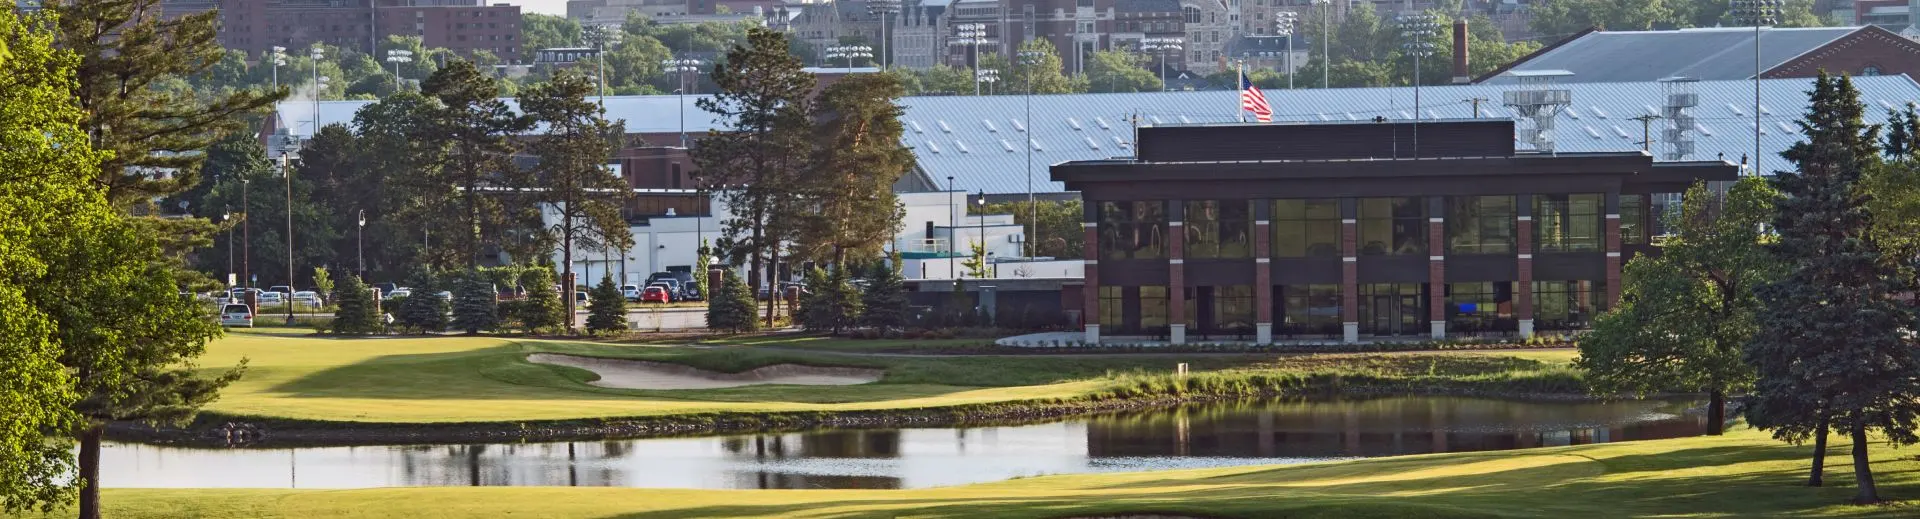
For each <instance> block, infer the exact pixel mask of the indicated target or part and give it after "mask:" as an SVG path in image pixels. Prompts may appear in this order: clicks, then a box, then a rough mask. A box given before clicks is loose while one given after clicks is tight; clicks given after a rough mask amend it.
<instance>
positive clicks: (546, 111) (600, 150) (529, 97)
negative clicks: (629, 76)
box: [520, 69, 627, 328]
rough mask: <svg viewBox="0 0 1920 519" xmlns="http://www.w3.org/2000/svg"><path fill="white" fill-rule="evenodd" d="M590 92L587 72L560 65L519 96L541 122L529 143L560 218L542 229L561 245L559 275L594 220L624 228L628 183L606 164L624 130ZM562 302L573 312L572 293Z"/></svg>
mask: <svg viewBox="0 0 1920 519" xmlns="http://www.w3.org/2000/svg"><path fill="white" fill-rule="evenodd" d="M592 92H593V84H592V83H590V82H588V81H587V79H586V77H585V76H582V75H580V74H577V73H574V72H573V71H571V70H566V69H562V70H560V71H558V72H555V73H554V76H553V79H552V80H550V81H548V82H546V83H543V84H540V85H536V86H534V87H533V88H530V89H528V90H527V93H526V95H522V96H520V108H521V109H522V110H525V111H526V113H527V115H529V116H531V117H533V119H534V120H536V121H539V122H541V123H544V125H545V126H544V127H545V130H546V133H545V134H544V135H542V136H541V137H540V138H539V139H535V140H534V141H533V143H532V144H531V145H530V146H531V148H532V151H533V154H534V155H536V156H538V157H540V163H539V164H538V165H536V166H534V175H535V176H536V177H538V181H539V185H540V186H541V188H542V189H541V190H540V191H539V193H540V195H539V197H538V198H539V201H540V202H542V203H544V204H547V205H548V206H549V207H553V208H554V212H555V213H557V214H556V215H555V216H557V217H558V219H559V223H555V224H553V225H552V226H550V227H548V228H547V229H546V233H547V234H549V235H550V236H549V238H550V239H551V240H553V241H554V242H555V243H556V244H557V245H559V249H560V265H561V275H562V278H563V279H571V278H572V277H573V253H574V244H575V242H577V241H579V240H580V239H581V238H582V237H583V236H585V235H587V234H590V233H594V232H596V229H595V228H594V227H595V226H596V225H600V224H603V223H607V222H616V225H617V227H618V228H617V229H612V230H607V229H599V230H597V232H600V233H603V234H604V233H606V232H608V231H613V232H626V230H627V229H626V224H625V222H624V221H622V220H621V219H620V218H619V214H620V205H621V201H622V196H621V193H625V192H626V190H625V189H624V188H625V187H626V183H625V181H622V180H620V179H619V178H618V177H615V176H614V175H613V172H611V171H608V170H607V168H606V164H607V161H608V160H609V158H610V157H612V156H613V152H614V151H615V150H616V149H617V148H618V140H619V139H618V136H619V135H620V134H621V131H622V130H621V129H620V128H619V127H617V126H615V125H614V124H613V123H612V122H609V121H607V120H606V118H605V110H603V109H602V108H601V107H600V105H598V104H595V103H593V102H590V101H587V96H588V95H590V94H591V93H592ZM565 305H566V309H567V311H569V312H571V311H572V310H573V305H574V303H573V299H572V298H568V299H567V300H566V303H565ZM568 328H572V325H571V324H569V325H568Z"/></svg>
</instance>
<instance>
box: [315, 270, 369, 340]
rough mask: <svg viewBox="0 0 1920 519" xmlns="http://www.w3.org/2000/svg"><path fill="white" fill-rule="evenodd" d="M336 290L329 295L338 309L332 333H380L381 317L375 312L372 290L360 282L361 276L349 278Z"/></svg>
mask: <svg viewBox="0 0 1920 519" xmlns="http://www.w3.org/2000/svg"><path fill="white" fill-rule="evenodd" d="M336 288H337V290H335V291H334V293H332V294H328V295H327V297H329V298H331V299H333V302H334V304H335V305H336V307H337V309H335V310H334V311H333V323H332V324H331V325H330V326H329V328H331V330H332V332H333V333H338V334H346V335H364V334H369V333H377V332H379V331H380V316H379V315H377V314H376V313H375V312H374V311H373V293H372V289H371V288H369V287H367V285H366V283H362V282H360V276H347V277H346V278H344V279H342V280H340V283H339V286H338V287H336Z"/></svg>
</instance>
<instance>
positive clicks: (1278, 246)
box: [1270, 198, 1340, 258]
mask: <svg viewBox="0 0 1920 519" xmlns="http://www.w3.org/2000/svg"><path fill="white" fill-rule="evenodd" d="M1270 225H1272V226H1273V243H1271V244H1270V245H1271V246H1272V247H1273V256H1274V257H1276V258H1299V257H1308V256H1313V257H1334V256H1339V255H1340V200H1338V199H1333V198H1313V199H1304V198H1296V199H1287V200H1274V201H1273V220H1272V222H1271V224H1270Z"/></svg>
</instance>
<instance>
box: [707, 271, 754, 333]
mask: <svg viewBox="0 0 1920 519" xmlns="http://www.w3.org/2000/svg"><path fill="white" fill-rule="evenodd" d="M707 328H710V329H714V330H719V331H724V332H732V333H744V332H751V331H754V330H758V329H760V321H759V320H758V319H755V318H754V315H753V293H752V292H750V291H748V290H747V284H746V283H742V282H741V281H740V276H738V275H735V274H734V273H733V271H731V270H729V271H727V273H726V274H725V275H723V276H721V278H720V290H719V291H717V292H716V293H714V294H712V295H711V296H709V297H708V302H707Z"/></svg>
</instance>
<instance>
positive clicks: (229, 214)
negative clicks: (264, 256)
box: [220, 205, 239, 297]
mask: <svg viewBox="0 0 1920 519" xmlns="http://www.w3.org/2000/svg"><path fill="white" fill-rule="evenodd" d="M220 222H221V223H224V224H227V288H233V285H234V282H235V281H238V280H237V279H234V278H236V277H239V274H237V273H235V272H234V271H233V255H234V254H233V249H234V243H233V206H231V205H228V206H224V207H222V208H221V211H220ZM227 297H233V293H232V292H231V291H229V292H228V293H227Z"/></svg>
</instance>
